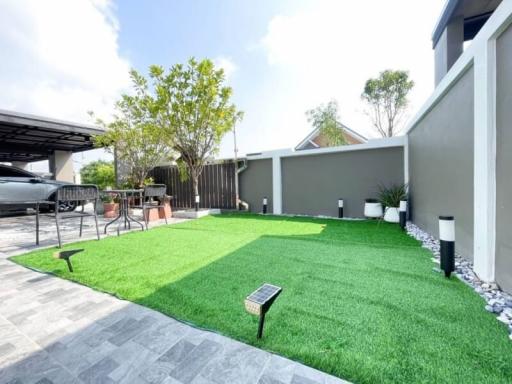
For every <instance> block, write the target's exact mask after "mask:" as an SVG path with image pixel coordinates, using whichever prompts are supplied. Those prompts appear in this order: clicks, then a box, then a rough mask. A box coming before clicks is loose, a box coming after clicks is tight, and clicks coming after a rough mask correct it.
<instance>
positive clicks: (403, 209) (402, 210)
mask: <svg viewBox="0 0 512 384" xmlns="http://www.w3.org/2000/svg"><path fill="white" fill-rule="evenodd" d="M398 214H399V215H400V228H402V229H405V224H406V222H407V200H400V206H399V208H398Z"/></svg>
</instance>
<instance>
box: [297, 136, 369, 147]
mask: <svg viewBox="0 0 512 384" xmlns="http://www.w3.org/2000/svg"><path fill="white" fill-rule="evenodd" d="M343 137H344V138H345V141H346V142H347V144H361V143H363V141H361V140H358V139H356V138H355V137H354V136H352V135H349V134H347V133H346V132H343ZM312 141H313V142H314V143H315V144H317V145H318V146H319V147H328V146H329V145H327V144H328V140H327V138H326V137H325V136H324V135H322V134H319V135H318V136H317V137H315V138H314V139H313V140H312ZM311 148H314V147H313V146H311V147H307V148H302V149H311Z"/></svg>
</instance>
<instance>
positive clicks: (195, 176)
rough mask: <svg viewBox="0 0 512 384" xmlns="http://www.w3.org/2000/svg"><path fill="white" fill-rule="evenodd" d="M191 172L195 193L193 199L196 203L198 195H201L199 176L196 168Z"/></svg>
mask: <svg viewBox="0 0 512 384" xmlns="http://www.w3.org/2000/svg"><path fill="white" fill-rule="evenodd" d="M190 173H191V175H190V177H191V178H192V192H193V193H194V196H193V197H192V198H193V200H192V201H193V202H194V204H195V201H196V196H199V176H198V174H197V172H196V171H195V170H194V171H192V172H190Z"/></svg>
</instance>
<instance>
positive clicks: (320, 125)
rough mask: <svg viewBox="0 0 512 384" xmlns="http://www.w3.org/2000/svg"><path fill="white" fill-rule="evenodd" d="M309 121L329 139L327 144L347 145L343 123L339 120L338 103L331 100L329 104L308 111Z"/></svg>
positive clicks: (330, 145) (331, 145)
mask: <svg viewBox="0 0 512 384" xmlns="http://www.w3.org/2000/svg"><path fill="white" fill-rule="evenodd" d="M306 116H308V122H310V123H311V124H312V125H313V127H314V128H316V129H319V132H320V134H321V135H322V136H323V137H325V139H326V140H327V146H329V147H333V146H337V145H345V144H347V141H346V140H345V136H344V135H343V125H342V124H341V122H340V121H339V114H338V103H337V102H336V100H331V101H329V102H328V103H327V105H324V104H322V105H320V106H319V107H316V108H315V109H310V110H309V111H307V112H306Z"/></svg>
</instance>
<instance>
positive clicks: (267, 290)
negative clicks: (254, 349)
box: [244, 284, 283, 339]
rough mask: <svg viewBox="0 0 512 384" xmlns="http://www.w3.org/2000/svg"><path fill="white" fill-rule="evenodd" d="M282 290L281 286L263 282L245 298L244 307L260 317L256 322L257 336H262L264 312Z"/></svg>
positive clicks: (259, 337)
mask: <svg viewBox="0 0 512 384" xmlns="http://www.w3.org/2000/svg"><path fill="white" fill-rule="evenodd" d="M282 291H283V289H282V288H281V287H277V286H275V285H272V284H263V285H262V286H261V287H259V288H258V289H257V290H255V291H254V292H253V293H251V294H250V295H249V296H247V298H246V299H245V302H244V304H245V309H246V311H247V312H249V313H250V314H251V315H257V316H259V317H260V320H259V323H258V333H257V338H258V339H261V337H262V336H263V325H264V323H265V314H266V313H267V312H268V310H269V309H270V307H271V306H272V304H273V303H274V301H275V299H277V296H279V294H280V293H281V292H282Z"/></svg>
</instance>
